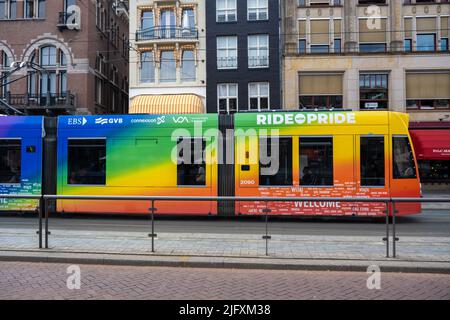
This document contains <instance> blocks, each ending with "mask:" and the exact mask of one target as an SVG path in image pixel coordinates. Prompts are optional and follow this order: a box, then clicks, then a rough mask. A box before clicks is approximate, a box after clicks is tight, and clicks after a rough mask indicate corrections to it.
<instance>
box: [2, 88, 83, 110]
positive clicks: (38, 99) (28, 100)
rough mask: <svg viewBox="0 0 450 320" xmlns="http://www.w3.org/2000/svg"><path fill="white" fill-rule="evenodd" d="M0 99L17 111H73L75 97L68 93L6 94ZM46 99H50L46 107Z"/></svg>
mask: <svg viewBox="0 0 450 320" xmlns="http://www.w3.org/2000/svg"><path fill="white" fill-rule="evenodd" d="M0 99H1V100H3V101H5V102H6V103H8V104H9V105H10V106H13V107H15V108H16V109H19V110H26V109H75V107H76V106H75V95H74V94H72V93H70V92H69V91H68V92H65V93H58V94H55V93H51V94H49V95H48V96H47V94H45V93H43V94H28V93H25V94H11V93H9V92H6V94H4V95H0ZM47 99H50V101H49V103H48V105H47Z"/></svg>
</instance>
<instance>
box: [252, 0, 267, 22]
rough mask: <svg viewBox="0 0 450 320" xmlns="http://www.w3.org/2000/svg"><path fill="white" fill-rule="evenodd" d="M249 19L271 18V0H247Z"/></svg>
mask: <svg viewBox="0 0 450 320" xmlns="http://www.w3.org/2000/svg"><path fill="white" fill-rule="evenodd" d="M247 19H248V20H249V21H255V20H267V19H269V0H247Z"/></svg>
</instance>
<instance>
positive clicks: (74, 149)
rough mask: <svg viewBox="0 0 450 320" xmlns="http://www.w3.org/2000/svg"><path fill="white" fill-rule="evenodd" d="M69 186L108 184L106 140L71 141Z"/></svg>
mask: <svg viewBox="0 0 450 320" xmlns="http://www.w3.org/2000/svg"><path fill="white" fill-rule="evenodd" d="M67 172H68V177H67V180H68V181H67V183H68V184H81V185H104V184H106V140H105V139H70V140H69V151H68V170H67Z"/></svg>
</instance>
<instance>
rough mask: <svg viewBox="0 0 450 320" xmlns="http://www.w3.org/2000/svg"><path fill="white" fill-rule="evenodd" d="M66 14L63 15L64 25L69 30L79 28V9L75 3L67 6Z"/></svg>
mask: <svg viewBox="0 0 450 320" xmlns="http://www.w3.org/2000/svg"><path fill="white" fill-rule="evenodd" d="M66 12H67V16H66V17H65V19H66V21H65V22H66V23H65V26H66V27H67V29H70V30H80V29H81V9H80V7H79V6H77V5H71V6H68V7H67V11H66Z"/></svg>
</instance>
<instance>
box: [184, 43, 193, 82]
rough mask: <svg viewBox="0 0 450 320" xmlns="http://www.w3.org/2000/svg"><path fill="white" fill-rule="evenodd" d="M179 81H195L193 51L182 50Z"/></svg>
mask: <svg viewBox="0 0 450 320" xmlns="http://www.w3.org/2000/svg"><path fill="white" fill-rule="evenodd" d="M181 63H182V64H181V80H183V81H195V78H196V77H195V54H194V51H193V50H183V54H182V61H181Z"/></svg>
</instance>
